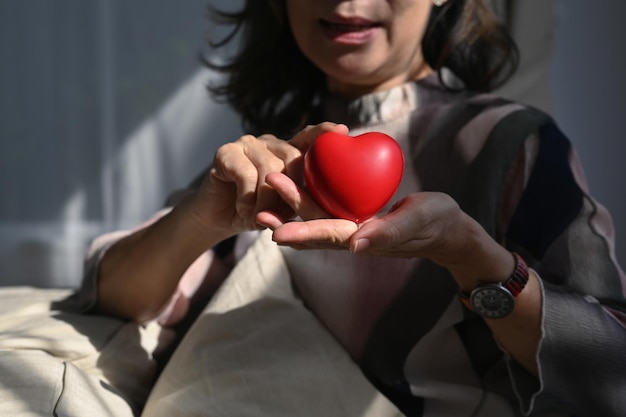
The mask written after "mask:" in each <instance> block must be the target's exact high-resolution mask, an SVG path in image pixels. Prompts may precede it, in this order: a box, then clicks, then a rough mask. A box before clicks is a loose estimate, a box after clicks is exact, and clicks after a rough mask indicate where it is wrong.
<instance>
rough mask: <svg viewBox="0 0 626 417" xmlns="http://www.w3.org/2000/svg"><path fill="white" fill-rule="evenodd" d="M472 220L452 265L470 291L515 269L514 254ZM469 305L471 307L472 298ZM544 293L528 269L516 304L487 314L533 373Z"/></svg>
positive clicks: (495, 330) (494, 329)
mask: <svg viewBox="0 0 626 417" xmlns="http://www.w3.org/2000/svg"><path fill="white" fill-rule="evenodd" d="M467 220H468V221H469V222H470V223H469V225H470V227H469V230H470V233H469V238H468V239H467V248H468V249H465V250H464V251H463V252H464V253H465V256H464V259H465V260H466V261H465V262H463V263H462V264H459V265H455V266H454V267H451V268H449V269H450V271H451V272H452V274H453V276H454V277H455V279H456V281H457V283H458V284H459V287H460V289H461V290H462V291H463V292H465V293H469V292H471V290H472V289H474V288H476V287H477V286H478V285H479V284H481V283H488V282H494V283H496V282H504V281H505V280H506V279H507V278H508V277H509V276H510V275H511V273H512V272H513V270H514V269H515V261H514V258H513V256H512V254H511V253H510V252H509V251H508V250H507V249H505V248H504V247H502V246H501V245H500V244H498V243H497V242H495V241H494V240H493V239H492V238H491V237H489V236H488V235H487V234H486V233H485V232H484V231H483V229H482V228H481V227H480V226H479V225H477V224H475V223H474V222H473V220H471V219H469V218H468V219H467ZM465 304H466V306H468V308H470V309H471V306H470V305H469V302H468V301H466V302H465ZM541 314H542V294H541V285H540V283H539V278H538V277H537V276H536V274H535V273H534V272H533V271H529V279H528V282H527V284H526V286H525V287H524V289H523V290H522V292H521V293H520V294H519V295H518V296H517V297H516V298H515V308H514V309H513V311H512V312H511V314H509V315H508V316H506V317H504V318H499V319H488V318H484V320H485V322H486V324H487V325H488V326H489V328H490V329H491V331H492V332H493V336H494V338H495V339H496V341H497V342H498V344H499V345H500V347H501V348H502V349H503V350H505V351H506V352H508V353H509V354H510V355H511V357H513V358H514V359H515V360H516V361H517V362H518V363H519V364H520V365H522V366H523V367H524V368H525V369H526V370H527V371H528V372H530V373H531V374H532V375H535V376H537V374H538V371H537V368H538V366H537V359H536V357H537V349H538V345H539V342H540V340H541Z"/></svg>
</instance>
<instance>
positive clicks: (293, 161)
mask: <svg viewBox="0 0 626 417" xmlns="http://www.w3.org/2000/svg"><path fill="white" fill-rule="evenodd" d="M259 139H260V140H262V141H264V142H265V144H266V147H267V149H268V150H269V151H270V152H272V153H273V154H274V155H276V157H277V158H279V159H281V160H282V161H283V165H284V167H283V171H284V172H285V173H286V174H287V176H288V177H289V178H292V179H293V180H294V182H295V183H296V184H301V183H302V180H303V162H302V161H303V158H302V151H300V149H298V148H297V147H295V146H294V145H293V144H292V143H291V142H289V141H284V140H280V139H276V138H275V137H273V136H269V135H268V137H266V136H261V137H260V138H259Z"/></svg>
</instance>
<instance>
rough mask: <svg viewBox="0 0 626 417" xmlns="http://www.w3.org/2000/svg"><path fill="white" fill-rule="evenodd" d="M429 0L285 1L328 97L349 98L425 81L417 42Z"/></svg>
mask: <svg viewBox="0 0 626 417" xmlns="http://www.w3.org/2000/svg"><path fill="white" fill-rule="evenodd" d="M431 1H432V0H286V3H287V14H288V17H289V22H290V25H291V29H292V31H293V34H294V37H295V39H296V42H297V44H298V46H299V47H300V49H301V50H302V52H303V53H304V55H306V56H307V58H309V59H310V60H311V61H312V62H313V63H314V64H315V65H316V66H317V67H318V68H320V69H321V70H322V71H323V72H324V73H325V74H326V75H327V80H328V81H327V83H328V88H329V90H330V91H331V92H333V93H335V94H339V95H343V96H347V97H355V96H359V95H362V94H365V93H368V92H373V91H378V90H384V89H387V88H390V87H394V86H396V85H400V84H402V83H404V82H406V81H408V80H413V79H418V78H422V77H424V76H426V75H427V74H428V73H429V72H431V71H432V70H431V69H430V68H429V67H428V65H427V64H426V63H425V62H424V59H423V56H422V49H421V42H422V37H423V35H424V31H425V29H426V25H427V23H428V17H429V15H430V10H431V7H432V3H431Z"/></svg>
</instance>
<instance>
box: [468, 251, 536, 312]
mask: <svg viewBox="0 0 626 417" xmlns="http://www.w3.org/2000/svg"><path fill="white" fill-rule="evenodd" d="M512 253H513V257H514V258H515V270H514V271H513V273H512V274H511V276H509V277H508V278H507V279H506V281H504V282H497V283H484V284H479V285H478V286H477V287H476V288H474V289H473V290H472V291H471V292H470V293H467V292H463V291H459V296H460V297H461V300H462V301H463V302H464V303H465V304H469V306H471V308H472V310H474V312H475V313H476V314H478V315H480V316H483V317H485V318H489V319H501V318H503V317H506V316H508V315H509V314H511V312H512V311H513V308H515V297H517V296H518V295H519V294H520V293H521V292H522V290H523V289H524V287H525V286H526V283H527V282H528V265H527V264H526V262H525V261H524V259H522V257H521V256H520V255H519V254H517V253H515V252H512Z"/></svg>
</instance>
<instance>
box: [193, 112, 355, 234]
mask: <svg viewBox="0 0 626 417" xmlns="http://www.w3.org/2000/svg"><path fill="white" fill-rule="evenodd" d="M328 131H337V132H341V133H347V131H348V128H347V127H346V126H344V125H337V124H335V123H331V122H325V123H321V124H318V125H314V126H308V127H306V128H305V129H303V130H302V131H300V132H299V133H298V134H296V135H295V136H294V137H293V139H291V140H290V141H285V140H281V139H278V138H277V137H275V136H273V135H263V136H260V137H258V138H257V137H254V136H251V135H245V136H242V137H240V138H239V139H238V140H236V141H235V142H232V143H228V144H225V145H223V146H221V147H220V148H219V149H218V150H217V152H216V153H215V158H214V160H213V163H212V165H211V169H210V170H209V172H208V173H207V175H206V177H205V179H204V181H203V182H202V185H201V186H200V188H199V190H198V191H197V192H196V193H195V194H194V195H193V196H192V197H191V199H190V201H189V202H188V204H189V207H188V208H189V213H190V214H191V216H192V217H193V219H195V222H196V224H197V225H198V227H200V228H202V229H203V230H206V231H211V234H213V235H214V236H215V234H217V235H218V236H219V238H220V239H225V238H227V237H230V236H232V235H235V234H237V233H239V232H242V231H246V230H255V229H262V228H263V226H261V225H259V224H258V223H257V221H256V215H257V213H259V212H261V211H272V212H274V213H277V214H278V215H280V216H281V217H283V218H289V217H291V216H293V210H292V209H291V207H290V206H289V205H287V204H285V203H284V202H283V201H282V199H281V198H280V197H279V195H278V194H277V193H276V192H275V191H274V190H273V189H272V188H271V187H270V186H269V185H268V184H267V183H266V182H265V177H266V175H267V174H269V173H272V172H283V173H285V174H286V175H287V176H289V177H290V178H291V179H293V180H294V182H296V183H298V184H299V183H301V182H302V156H303V154H304V152H305V151H306V149H308V147H309V146H310V145H311V143H313V141H314V140H315V139H316V138H317V137H318V136H319V135H320V134H322V133H324V132H328Z"/></svg>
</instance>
